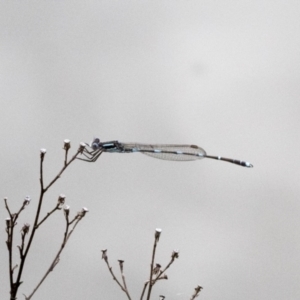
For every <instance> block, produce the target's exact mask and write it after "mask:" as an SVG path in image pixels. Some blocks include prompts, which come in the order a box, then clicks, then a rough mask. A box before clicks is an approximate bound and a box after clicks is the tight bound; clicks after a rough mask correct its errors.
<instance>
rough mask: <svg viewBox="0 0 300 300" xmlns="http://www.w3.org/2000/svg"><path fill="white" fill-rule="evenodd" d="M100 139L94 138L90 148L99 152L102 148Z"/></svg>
mask: <svg viewBox="0 0 300 300" xmlns="http://www.w3.org/2000/svg"><path fill="white" fill-rule="evenodd" d="M99 144H100V139H99V138H94V139H93V141H92V142H91V143H90V147H91V148H93V149H94V150H97V149H99V148H100V145H99Z"/></svg>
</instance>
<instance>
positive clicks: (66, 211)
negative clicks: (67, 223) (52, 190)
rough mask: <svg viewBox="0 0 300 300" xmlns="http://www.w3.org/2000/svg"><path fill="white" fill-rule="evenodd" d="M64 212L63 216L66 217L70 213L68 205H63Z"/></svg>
mask: <svg viewBox="0 0 300 300" xmlns="http://www.w3.org/2000/svg"><path fill="white" fill-rule="evenodd" d="M64 212H65V215H66V216H68V215H69V213H70V206H69V205H65V207H64Z"/></svg>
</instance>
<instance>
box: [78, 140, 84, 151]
mask: <svg viewBox="0 0 300 300" xmlns="http://www.w3.org/2000/svg"><path fill="white" fill-rule="evenodd" d="M85 146H86V145H85V143H83V142H81V143H80V144H79V149H78V151H79V152H80V153H82V152H83V150H84V149H85Z"/></svg>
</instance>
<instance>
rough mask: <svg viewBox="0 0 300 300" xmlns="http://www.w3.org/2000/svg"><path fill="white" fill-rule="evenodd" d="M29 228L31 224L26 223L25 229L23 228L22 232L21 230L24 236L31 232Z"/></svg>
mask: <svg viewBox="0 0 300 300" xmlns="http://www.w3.org/2000/svg"><path fill="white" fill-rule="evenodd" d="M29 227H30V224H28V223H25V224H24V225H23V227H22V230H21V232H22V234H26V233H28V232H29Z"/></svg>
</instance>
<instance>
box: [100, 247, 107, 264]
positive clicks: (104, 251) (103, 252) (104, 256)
mask: <svg viewBox="0 0 300 300" xmlns="http://www.w3.org/2000/svg"><path fill="white" fill-rule="evenodd" d="M101 252H102V259H104V260H105V261H107V255H106V252H107V249H103V250H101Z"/></svg>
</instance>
